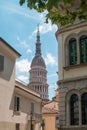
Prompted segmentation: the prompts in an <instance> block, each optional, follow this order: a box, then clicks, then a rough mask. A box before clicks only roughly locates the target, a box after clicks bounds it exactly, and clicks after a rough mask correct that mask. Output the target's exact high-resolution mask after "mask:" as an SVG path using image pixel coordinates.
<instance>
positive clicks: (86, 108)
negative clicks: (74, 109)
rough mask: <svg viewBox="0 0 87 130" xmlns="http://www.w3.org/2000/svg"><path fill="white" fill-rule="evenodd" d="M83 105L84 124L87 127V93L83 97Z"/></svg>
mask: <svg viewBox="0 0 87 130" xmlns="http://www.w3.org/2000/svg"><path fill="white" fill-rule="evenodd" d="M81 104H82V124H83V125H87V93H84V94H83V95H82V97H81Z"/></svg>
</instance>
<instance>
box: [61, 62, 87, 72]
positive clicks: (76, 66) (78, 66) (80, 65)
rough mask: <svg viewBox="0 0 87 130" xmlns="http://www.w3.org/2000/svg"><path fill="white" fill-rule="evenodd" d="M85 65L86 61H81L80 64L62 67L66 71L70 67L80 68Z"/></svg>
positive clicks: (86, 64)
mask: <svg viewBox="0 0 87 130" xmlns="http://www.w3.org/2000/svg"><path fill="white" fill-rule="evenodd" d="M85 66H87V63H81V64H76V65H71V66H65V67H63V68H64V69H65V70H66V71H68V70H70V69H76V68H81V67H85Z"/></svg>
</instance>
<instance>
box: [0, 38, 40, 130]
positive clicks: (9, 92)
mask: <svg viewBox="0 0 87 130" xmlns="http://www.w3.org/2000/svg"><path fill="white" fill-rule="evenodd" d="M18 57H20V54H19V53H18V52H17V51H16V50H15V49H14V48H12V47H11V46H10V45H9V44H8V43H7V42H6V41H4V40H3V39H2V38H0V130H31V127H32V130H40V129H41V127H40V126H41V124H40V123H41V102H42V100H41V98H40V94H39V93H36V92H35V91H32V90H30V89H29V88H28V87H27V86H26V85H25V84H23V83H21V82H19V81H15V62H16V58H18ZM31 112H32V113H31ZM31 119H32V120H31Z"/></svg>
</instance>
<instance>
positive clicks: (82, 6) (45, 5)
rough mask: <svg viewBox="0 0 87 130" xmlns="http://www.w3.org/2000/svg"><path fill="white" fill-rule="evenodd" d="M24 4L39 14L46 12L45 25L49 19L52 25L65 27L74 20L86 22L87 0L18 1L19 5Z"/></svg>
mask: <svg viewBox="0 0 87 130" xmlns="http://www.w3.org/2000/svg"><path fill="white" fill-rule="evenodd" d="M24 3H27V6H28V7H29V8H30V9H35V10H37V11H38V12H40V13H41V12H44V11H45V10H47V14H46V23H47V22H48V20H49V19H50V20H51V22H52V24H60V25H62V26H65V25H67V24H70V23H73V22H74V21H75V20H76V18H78V19H80V20H83V19H84V20H87V0H20V5H23V4H24Z"/></svg>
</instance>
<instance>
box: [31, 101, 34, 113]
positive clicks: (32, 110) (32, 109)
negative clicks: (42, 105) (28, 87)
mask: <svg viewBox="0 0 87 130" xmlns="http://www.w3.org/2000/svg"><path fill="white" fill-rule="evenodd" d="M31 112H32V114H33V113H34V103H33V102H31Z"/></svg>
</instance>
